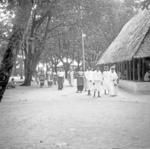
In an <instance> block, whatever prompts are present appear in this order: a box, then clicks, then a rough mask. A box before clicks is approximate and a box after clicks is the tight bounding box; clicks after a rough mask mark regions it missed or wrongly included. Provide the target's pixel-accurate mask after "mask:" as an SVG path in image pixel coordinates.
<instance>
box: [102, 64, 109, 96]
mask: <svg viewBox="0 0 150 149" xmlns="http://www.w3.org/2000/svg"><path fill="white" fill-rule="evenodd" d="M108 69H109V67H108V66H104V71H103V88H104V94H105V95H108V94H109V71H108Z"/></svg>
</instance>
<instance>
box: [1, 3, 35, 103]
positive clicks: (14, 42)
mask: <svg viewBox="0 0 150 149" xmlns="http://www.w3.org/2000/svg"><path fill="white" fill-rule="evenodd" d="M24 2H25V3H24ZM31 7H32V5H31V1H29V0H26V1H22V3H20V6H18V9H16V17H15V19H14V22H15V23H14V27H13V33H12V35H11V36H10V38H9V43H8V46H7V49H6V51H5V54H4V56H3V59H2V62H1V65H0V102H1V100H2V98H3V94H4V92H5V89H6V87H7V84H8V81H9V77H10V75H11V72H12V68H13V64H14V61H15V60H16V54H17V51H18V50H19V48H20V41H21V40H22V38H23V34H24V29H25V28H26V27H27V26H26V25H27V22H28V20H29V17H30V12H31Z"/></svg>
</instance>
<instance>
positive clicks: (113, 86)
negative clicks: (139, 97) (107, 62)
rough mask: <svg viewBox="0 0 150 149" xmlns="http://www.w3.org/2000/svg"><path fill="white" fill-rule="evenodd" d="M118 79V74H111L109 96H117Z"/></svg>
mask: <svg viewBox="0 0 150 149" xmlns="http://www.w3.org/2000/svg"><path fill="white" fill-rule="evenodd" d="M117 79H118V75H117V73H116V72H115V71H114V72H111V71H110V73H109V94H110V96H116V95H117Z"/></svg>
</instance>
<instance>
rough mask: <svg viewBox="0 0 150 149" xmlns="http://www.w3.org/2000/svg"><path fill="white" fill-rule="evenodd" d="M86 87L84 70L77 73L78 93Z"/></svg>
mask: <svg viewBox="0 0 150 149" xmlns="http://www.w3.org/2000/svg"><path fill="white" fill-rule="evenodd" d="M83 88H84V74H83V72H82V71H79V72H78V73H77V93H78V92H80V93H82V91H83Z"/></svg>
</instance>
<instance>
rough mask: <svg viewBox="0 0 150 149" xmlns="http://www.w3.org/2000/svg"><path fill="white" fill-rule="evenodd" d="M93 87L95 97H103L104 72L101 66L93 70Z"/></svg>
mask: <svg viewBox="0 0 150 149" xmlns="http://www.w3.org/2000/svg"><path fill="white" fill-rule="evenodd" d="M93 80H94V81H93V89H94V95H93V96H94V97H95V96H96V94H97V96H98V97H101V95H102V73H101V71H100V70H99V68H97V69H96V70H95V71H94V72H93Z"/></svg>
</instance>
